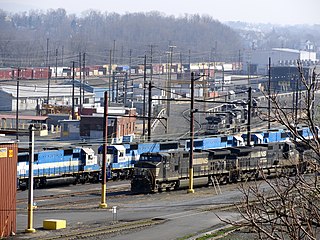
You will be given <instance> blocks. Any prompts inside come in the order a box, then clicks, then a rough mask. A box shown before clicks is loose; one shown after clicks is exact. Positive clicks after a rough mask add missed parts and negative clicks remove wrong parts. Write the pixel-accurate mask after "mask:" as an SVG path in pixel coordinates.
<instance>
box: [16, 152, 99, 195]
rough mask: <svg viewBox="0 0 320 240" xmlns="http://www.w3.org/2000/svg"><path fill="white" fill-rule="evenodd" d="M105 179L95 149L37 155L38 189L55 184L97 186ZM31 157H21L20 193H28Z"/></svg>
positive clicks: (35, 155) (35, 175)
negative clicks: (101, 177) (89, 184)
mask: <svg viewBox="0 0 320 240" xmlns="http://www.w3.org/2000/svg"><path fill="white" fill-rule="evenodd" d="M100 175H101V170H100V165H99V164H98V159H97V156H96V155H95V153H94V151H93V149H91V148H70V149H51V150H46V151H39V152H36V153H35V154H34V164H33V176H34V187H35V188H38V187H44V186H47V185H49V184H51V183H57V182H69V183H85V182H97V181H99V178H100ZM28 177H29V153H28V152H22V153H18V165H17V182H18V183H17V184H18V189H22V190H24V189H26V187H27V186H28V180H29V178H28Z"/></svg>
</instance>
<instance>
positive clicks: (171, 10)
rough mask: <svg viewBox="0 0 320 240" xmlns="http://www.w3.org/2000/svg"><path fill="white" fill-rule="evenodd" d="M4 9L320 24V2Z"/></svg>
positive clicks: (10, 4)
mask: <svg viewBox="0 0 320 240" xmlns="http://www.w3.org/2000/svg"><path fill="white" fill-rule="evenodd" d="M0 8H1V9H3V10H6V11H10V12H22V11H29V10H30V9H42V10H47V9H50V8H51V9H56V8H64V9H65V10H66V11H67V12H68V13H76V14H80V13H81V12H83V11H85V10H88V9H94V10H99V11H101V12H105V11H107V12H116V13H120V14H123V13H127V12H130V13H132V12H149V11H159V12H161V13H164V14H166V15H175V16H181V15H183V14H184V13H189V14H196V13H199V14H207V15H210V16H212V17H213V18H214V19H217V20H219V21H222V22H223V21H245V22H255V23H275V24H290V25H291V24H305V23H306V24H320V1H319V0H113V1H111V0H89V1H84V0H11V1H9V0H0Z"/></svg>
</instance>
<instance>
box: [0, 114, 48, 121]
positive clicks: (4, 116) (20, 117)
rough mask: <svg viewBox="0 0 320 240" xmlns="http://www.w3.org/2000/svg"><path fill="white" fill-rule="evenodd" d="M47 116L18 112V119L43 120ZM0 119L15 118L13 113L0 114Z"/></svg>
mask: <svg viewBox="0 0 320 240" xmlns="http://www.w3.org/2000/svg"><path fill="white" fill-rule="evenodd" d="M48 118H49V117H48V116H31V115H30V116H29V115H21V114H18V119H20V120H34V121H45V120H47V119H48ZM0 119H16V115H15V114H0Z"/></svg>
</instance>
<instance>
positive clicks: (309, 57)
mask: <svg viewBox="0 0 320 240" xmlns="http://www.w3.org/2000/svg"><path fill="white" fill-rule="evenodd" d="M269 57H270V58H271V64H272V66H295V65H296V62H297V60H300V61H301V62H302V63H303V64H304V65H310V64H311V65H312V64H315V63H316V62H317V61H318V60H317V58H316V52H312V51H302V50H296V49H289V48H273V49H272V50H250V51H247V52H246V53H245V56H244V60H243V61H244V64H243V70H244V72H247V71H248V69H249V66H248V65H249V64H250V68H251V69H250V73H251V74H256V73H257V74H264V75H267V74H268V64H269Z"/></svg>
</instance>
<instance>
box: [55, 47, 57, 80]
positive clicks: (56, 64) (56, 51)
mask: <svg viewBox="0 0 320 240" xmlns="http://www.w3.org/2000/svg"><path fill="white" fill-rule="evenodd" d="M55 76H56V81H57V78H58V49H56V74H55Z"/></svg>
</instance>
